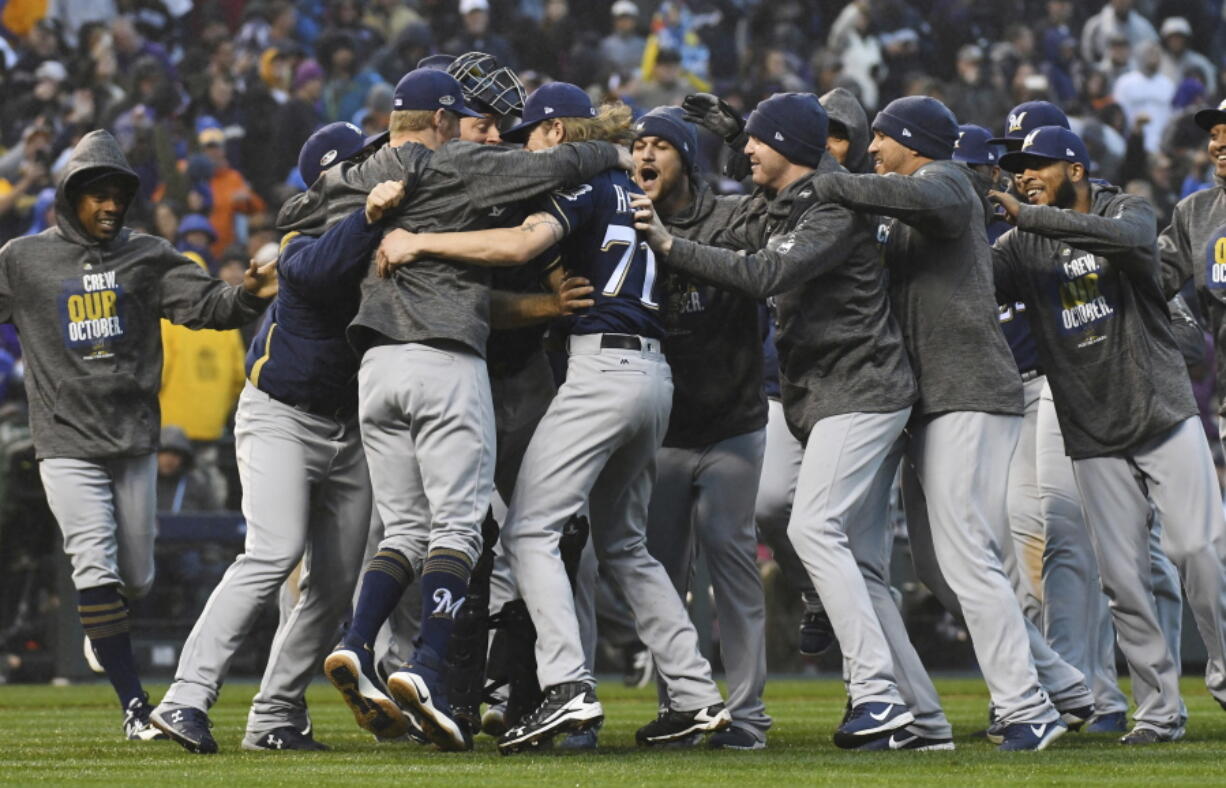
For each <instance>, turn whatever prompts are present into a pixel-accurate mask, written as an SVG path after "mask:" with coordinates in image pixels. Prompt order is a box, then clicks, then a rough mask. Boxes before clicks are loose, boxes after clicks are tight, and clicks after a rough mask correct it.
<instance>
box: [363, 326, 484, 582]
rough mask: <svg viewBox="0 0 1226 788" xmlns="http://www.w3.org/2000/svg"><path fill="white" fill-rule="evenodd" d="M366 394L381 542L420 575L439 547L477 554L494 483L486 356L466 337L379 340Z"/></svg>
mask: <svg viewBox="0 0 1226 788" xmlns="http://www.w3.org/2000/svg"><path fill="white" fill-rule="evenodd" d="M358 394H359V406H358V411H359V414H360V417H361V422H362V445H363V447H364V448H365V450H366V460H367V463H368V465H369V466H370V482H371V487H372V488H373V490H374V497H375V506H376V507H377V508H378V510H379V519H380V520H382V521H383V540H382V541H381V542H380V543H379V548H380V549H392V550H396V551H398V552H400V553H401V554H402V555H404V556H405V557H406V558H408V559H409V563H410V564H411V565H412V567H413V571H414V574H415V575H420V573H421V567H422V563H423V562H424V560H425V558H426V554H427V553H428V552H429V551H431V550H437V549H443V548H446V549H451V550H458V551H459V552H461V553H463V554H465V555H467V556H468V560H469V561H470V562H471V563H476V560H477V557H478V556H479V555H480V554H481V523H482V522H484V520H485V515H486V512H487V511H488V510H489V505H490V496H491V495H492V494H493V488H494V411H493V407H492V405H491V403H490V384H489V377H488V375H487V373H486V367H485V361H484V359H482V358H481V357H480V356H478V355H477V354H475V353H473V352H472V351H470V350H467V349H462V348H461V347H460V346H458V345H455V346H447V347H445V348H444V347H435V346H433V345H426V344H422V343H419V342H409V343H406V344H400V345H379V346H376V347H373V348H371V349H370V350H368V351H366V355H364V356H363V357H362V366H361V369H360V370H359V372H358Z"/></svg>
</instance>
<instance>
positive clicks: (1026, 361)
mask: <svg viewBox="0 0 1226 788" xmlns="http://www.w3.org/2000/svg"><path fill="white" fill-rule="evenodd" d="M1048 125H1052V126H1063V127H1064V128H1068V125H1069V123H1068V118H1067V117H1066V116H1065V114H1064V112H1063V111H1062V110H1061V109H1060V108H1059V107H1057V106H1055V105H1054V104H1052V103H1050V102H1047V101H1029V102H1024V103H1022V104H1019V105H1017V106H1016V107H1014V108H1013V110H1012V111H1011V112H1010V113H1009V116H1008V118H1007V119H1006V121H1005V133H1004V136H1002V137H995V138H993V139H992V140H990V141H989V142H990V144H993V145H1003V146H1004V147H1005V149H1006V150H1018V149H1020V148H1021V146H1022V142H1023V140H1024V139H1025V137H1026V135H1027V134H1029V133H1030V132H1031V131H1033V130H1034V129H1036V128H1039V127H1040V126H1048ZM1010 178H1011V180H1010V191H1011V192H1012V194H1014V196H1016V197H1017V198H1018V200H1019V201H1022V202H1025V194H1024V190H1023V189H1022V188H1021V186H1020V185H1019V184H1020V176H1019V175H1016V174H1011V175H1010ZM997 237H999V236H997ZM989 240H994V238H991V237H990V238H989ZM1007 315H1012V318H1013V319H1012V320H1006V319H1005V317H1006V316H1007ZM1023 321H1025V323H1026V326H1025V328H1023V327H1022V325H1021V324H1022V322H1023ZM1001 328H1002V329H1003V330H1004V333H1005V336H1006V338H1008V339H1009V342H1010V348H1011V349H1013V351H1014V355H1015V358H1016V359H1017V360H1018V366H1019V369H1021V370H1022V374H1023V381H1024V386H1025V394H1026V408H1027V411H1026V418H1027V419H1030V418H1031V408H1032V407H1036V406H1037V408H1036V410H1035V412H1034V413H1033V419H1034V426H1035V446H1034V456H1035V462H1036V469H1035V473H1034V479H1035V481H1036V482H1037V484H1038V488H1039V490H1038V492H1039V509H1040V513H1041V516H1042V520H1043V531H1042V540H1043V555H1042V575H1041V579H1042V584H1041V589H1042V595H1041V599H1042V622H1043V623H1042V626H1043V633H1044V635H1045V637H1046V638H1047V641H1048V643H1050V644H1051V646H1052V648H1054V649H1055V650H1056V652H1057V653H1058V654H1059V655H1060V656H1061V657H1063V658H1064V659H1065V660H1067V661H1068V662H1069V663H1070V664H1072V665H1073V666H1075V667H1076V668H1077V669H1078V670H1079V671H1081V673H1082V674H1083V675H1084V676H1085V677H1086V678H1087V679H1088V680H1089V682H1090V685H1091V689H1092V691H1093V694H1094V714H1095V717H1094V719H1093V720H1092V721H1091V722H1090V723H1089V726H1088V728H1087V730H1089V731H1090V732H1123V731H1124V730H1126V727H1125V722H1126V721H1125V712H1127V710H1128V701H1127V699H1126V698H1125V697H1124V694H1123V692H1121V691H1120V688H1119V684H1118V683H1117V675H1116V670H1115V628H1114V626H1113V625H1112V623H1111V614H1110V612H1109V611H1108V609H1107V597H1106V595H1105V594H1103V593H1101V589H1102V586H1101V583H1100V581H1099V577H1098V564H1097V562H1096V561H1095V560H1094V552H1093V547H1092V546H1091V544H1090V535H1089V531H1088V530H1087V529H1086V526H1085V520H1084V517H1083V516H1082V511H1081V495H1080V493H1079V492H1078V491H1077V485H1076V483H1075V482H1074V481H1073V476H1072V466H1071V465H1070V464H1069V459H1068V456H1067V455H1066V454H1065V450H1064V438H1063V436H1062V435H1061V434H1060V425H1059V423H1058V421H1057V419H1056V416H1055V410H1054V408H1053V407H1052V405H1051V393H1050V389H1049V387H1048V385H1047V383H1046V377H1045V376H1043V375H1039V376H1038V377H1035V376H1034V375H1033V374H1031V375H1028V374H1027V373H1028V371H1030V372H1035V371H1038V372H1041V371H1042V368H1041V365H1039V363H1038V358H1037V349H1036V348H1035V346H1034V337H1033V336H1032V334H1031V332H1030V329H1029V321H1028V320H1026V316H1025V304H1015V305H1014V306H1013V307H1012V308H1011V309H1009V310H1006V311H1002V323H1001ZM1036 388H1037V392H1038V399H1037V402H1036V400H1035V399H1034V395H1035V393H1036ZM1028 428H1029V422H1027V425H1026V426H1024V427H1023V438H1022V439H1021V440H1019V441H1018V443H1019V446H1022V445H1024V444H1025V442H1026V439H1025V436H1026V431H1027V429H1028ZM1018 456H1019V455H1017V454H1015V455H1014V463H1013V464H1012V465H1011V467H1010V476H1009V478H1010V492H1009V496H1010V497H1009V502H1010V525H1011V527H1012V529H1013V540H1014V544H1015V546H1016V550H1017V554H1018V555H1022V556H1024V555H1027V554H1029V552H1030V550H1031V546H1032V545H1034V544H1035V541H1036V540H1035V538H1034V534H1033V527H1032V526H1030V525H1029V524H1030V523H1031V522H1032V521H1031V520H1030V519H1029V518H1027V517H1024V516H1023V517H1017V516H1016V513H1017V512H1018V511H1019V510H1021V511H1027V510H1028V509H1027V507H1030V508H1033V503H1030V502H1029V498H1028V497H1027V493H1026V490H1027V487H1026V485H1025V484H1024V483H1023V484H1020V485H1019V484H1018V483H1017V482H1018V480H1025V479H1027V478H1028V473H1027V469H1026V468H1024V467H1022V466H1019V463H1018V461H1017V460H1018ZM1027 456H1028V453H1027ZM1160 533H1161V529H1160V528H1157V527H1155V528H1151V529H1150V534H1151V536H1150V563H1151V575H1152V577H1153V587H1154V597H1155V604H1156V605H1157V609H1158V620H1159V622H1160V623H1161V625H1162V631H1163V633H1164V634H1165V635H1166V640H1167V644H1168V647H1170V648H1171V650H1172V654H1177V653H1178V650H1179V638H1180V630H1181V624H1182V620H1183V598H1182V595H1181V593H1180V589H1179V575H1178V573H1177V572H1176V571H1175V567H1174V565H1173V564H1171V562H1170V559H1168V558H1167V557H1166V554H1165V553H1163V552H1162V549H1161V546H1160V544H1159V536H1160ZM1025 606H1026V602H1025V601H1023V610H1025ZM1087 633H1091V634H1089V636H1087Z"/></svg>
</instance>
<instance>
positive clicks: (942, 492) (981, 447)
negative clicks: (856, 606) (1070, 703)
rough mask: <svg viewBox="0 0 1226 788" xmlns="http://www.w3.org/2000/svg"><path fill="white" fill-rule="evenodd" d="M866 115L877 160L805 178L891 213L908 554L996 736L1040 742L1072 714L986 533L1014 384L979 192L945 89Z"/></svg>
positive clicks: (826, 197) (995, 504) (1033, 746)
mask: <svg viewBox="0 0 1226 788" xmlns="http://www.w3.org/2000/svg"><path fill="white" fill-rule="evenodd" d="M872 128H873V134H874V139H873V143H872V144H871V145H870V146H869V152H870V153H871V154H872V155H873V156H874V158H875V160H876V170H877V172H878V173H879V174H878V175H857V176H852V175H848V174H845V173H827V174H823V175H822V176H820V177H819V178H817V179H816V180H815V182H814V184H813V188H814V191H815V193H816V195H817V196H818V197H819V198H820V199H822V200H823V201H827V202H833V203H837V204H840V205H844V206H846V207H849V208H851V209H853V210H856V211H866V212H869V213H873V214H878V215H882V216H885V217H889V218H891V221H889V222H888V224H887V225H886V226H885V227H884V230H883V233H882V237H883V238H884V241H885V256H886V263H887V266H888V268H889V275H890V295H891V299H890V301H891V306H892V308H893V310H894V313H895V315H896V316H897V318H898V321H899V323H900V324H901V326H902V333H903V338H904V340H905V342H906V346H907V349H908V351H909V356H910V358H911V360H912V363H913V365H914V369H915V373H916V378H917V380H918V382H919V389H920V399H919V402H918V404H917V405H916V406H915V413H914V416H913V417H912V420H911V423H910V424H909V429H908V432H909V440H908V441H907V445H906V453H907V455H908V459H909V461H910V463H912V464H913V466H914V479H915V480H916V481H918V485H906V484H904V496H909V497H910V498H911V499H912V504H911V505H910V506H909V509H911V510H915V511H918V510H919V509H920V507H919V506H918V505H917V501H916V499H917V496H918V495H921V494H922V495H923V497H924V499H925V504H924V506H923V507H922V508H923V510H924V511H926V513H927V515H928V516H927V517H926V518H925V517H908V523H907V525H908V529H909V530H910V531H911V542H912V546H913V551H914V555H915V558H916V562H917V568H920V569H921V572H922V574H924V575H933V574H936V572H935V571H932V570H928V569H926V568H923V567H922V565H921V561H922V560H924V559H925V557H927V558H930V559H933V560H935V562H936V563H937V565H938V566H939V570H940V572H941V573H942V574H943V575H944V577H945V580H946V581H947V582H948V585H949V587H950V588H951V589H952V591H953V593H954V595H955V596H956V597H957V601H958V603H959V606H960V607H961V609H962V612H963V615H964V617H965V620H966V624H967V629H968V630H969V631H970V634H971V638H972V641H973V643H974V646H975V651H976V655H977V657H978V659H979V664H980V668H981V669H982V671H983V675H984V678H985V680H986V681H987V684H988V688H989V690H990V692H991V695H992V702H993V703H994V704H995V707H996V710H997V713H998V719H999V721H1000V723H1001V732H1002V743H1001V745H1000V747H1001V748H1002V749H1005V750H1041V749H1044V748H1046V747H1047V746H1048V745H1049V744H1050V743H1051V742H1052V741H1053V740H1054V739H1056V738H1058V737H1059V736H1061V735H1063V734H1064V733H1065V732H1066V731H1067V729H1068V728H1067V725H1066V724H1065V723H1064V722H1063V721H1062V720H1061V719H1060V714H1059V713H1058V712H1057V711H1056V709H1055V707H1054V706H1053V705H1052V702H1051V699H1050V698H1049V697H1048V695H1047V693H1046V692H1045V691H1044V690H1043V688H1042V686H1041V685H1040V684H1039V680H1038V675H1037V673H1036V671H1035V666H1034V662H1033V660H1032V658H1031V656H1030V649H1029V648H1028V637H1027V633H1026V626H1025V619H1024V618H1023V616H1022V613H1021V608H1020V606H1019V604H1018V602H1017V599H1016V597H1015V596H1014V594H1013V590H1012V588H1011V586H1010V583H1009V580H1008V578H1007V577H1006V576H1005V574H1004V571H1003V570H1002V568H1001V565H1000V559H999V557H998V556H997V553H996V548H995V545H994V541H995V539H996V535H997V533H998V528H1002V527H1006V526H1004V525H1003V524H1004V523H1005V522H1006V521H1007V517H1008V515H1007V512H1006V510H1005V503H1004V502H1005V489H1006V484H1007V478H1008V463H1009V458H1010V457H1011V456H1012V454H1013V449H1014V446H1015V445H1016V442H1017V435H1018V432H1019V431H1020V428H1021V418H1020V416H1021V413H1022V396H1021V388H1022V386H1021V381H1020V379H1019V378H1018V375H1017V368H1016V367H1015V366H1014V364H1013V360H1012V358H1011V357H1010V354H1009V349H1008V346H1007V345H1006V344H1005V341H1004V337H1003V336H1002V335H1001V333H1000V329H999V328H998V326H997V325H996V322H997V318H996V310H995V301H994V300H993V294H992V283H991V269H990V256H989V251H988V246H987V238H986V234H985V227H986V224H987V223H986V221H985V217H984V204H983V201H982V197H981V196H980V195H979V194H977V193H976V191H975V188H974V185H973V183H972V181H971V178H970V174H969V173H968V172H967V170H966V168H965V167H963V166H962V165H961V164H957V163H955V162H951V161H948V159H949V158H950V156H951V155H952V154H953V147H954V142H955V141H956V140H957V122H956V121H955V120H954V117H953V115H952V113H950V111H949V110H948V108H946V107H945V105H943V104H941V102H939V101H937V100H936V99H933V98H931V97H928V96H910V97H906V98H902V99H898V100H895V101H893V102H891V103H890V104H889V105H887V106H886V108H885V109H883V110H882V111H881V112H879V113H878V114H877V117H876V118H875V119H874V121H873V127H872ZM887 173H888V175H887ZM900 176H901V177H900ZM908 176H909V177H908ZM968 359H974V360H975V362H976V370H977V372H976V374H975V375H974V376H968V375H966V363H967V360H968ZM998 523H999V524H1001V525H998ZM828 607H829V606H828Z"/></svg>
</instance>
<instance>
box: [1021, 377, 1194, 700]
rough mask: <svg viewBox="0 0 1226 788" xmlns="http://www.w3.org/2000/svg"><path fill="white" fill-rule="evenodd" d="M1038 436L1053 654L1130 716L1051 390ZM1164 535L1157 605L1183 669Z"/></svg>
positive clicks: (1157, 553)
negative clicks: (1066, 662) (1082, 674)
mask: <svg viewBox="0 0 1226 788" xmlns="http://www.w3.org/2000/svg"><path fill="white" fill-rule="evenodd" d="M1037 438H1038V440H1037V443H1038V447H1037V448H1038V452H1037V454H1038V475H1039V487H1040V490H1041V495H1042V506H1043V520H1044V528H1045V533H1046V540H1045V541H1046V546H1045V550H1044V556H1043V586H1044V593H1043V625H1044V634H1045V635H1046V637H1047V640H1048V642H1049V643H1050V644H1051V645H1052V648H1054V649H1055V650H1056V651H1057V652H1058V653H1059V654H1060V655H1061V656H1062V657H1064V658H1065V659H1066V660H1068V662H1070V663H1071V664H1073V665H1075V666H1076V667H1077V669H1078V670H1080V671H1081V672H1082V673H1084V674H1085V675H1086V677H1087V679H1088V680H1089V682H1090V689H1091V690H1092V691H1093V693H1094V706H1095V711H1096V713H1098V714H1111V713H1114V712H1122V711H1127V710H1128V699H1127V698H1126V697H1125V696H1124V693H1123V692H1122V691H1121V690H1120V687H1119V683H1118V675H1117V672H1116V669H1115V626H1114V625H1113V624H1112V623H1111V613H1110V611H1109V610H1108V608H1107V596H1106V594H1104V593H1103V592H1102V583H1101V581H1100V579H1099V575H1098V561H1097V560H1095V558H1094V547H1093V545H1092V544H1091V541H1090V532H1089V530H1088V529H1087V528H1086V523H1085V516H1084V515H1083V513H1082V499H1081V492H1080V490H1078V489H1077V482H1076V480H1075V479H1074V478H1073V463H1072V460H1070V459H1069V457H1068V455H1067V454H1065V453H1064V436H1063V435H1062V434H1061V432H1060V423H1059V421H1058V420H1057V418H1056V409H1055V405H1054V404H1053V403H1052V398H1051V389H1050V388H1049V387H1047V386H1044V388H1043V391H1042V394H1041V397H1040V402H1039V414H1038V435H1037ZM1160 535H1161V528H1160V527H1158V525H1157V523H1155V524H1154V527H1152V528H1151V529H1150V538H1149V555H1150V573H1151V577H1152V583H1153V590H1154V602H1155V607H1156V610H1157V613H1158V622H1159V625H1160V626H1161V627H1162V632H1163V635H1164V637H1165V638H1166V642H1167V647H1168V648H1169V649H1171V654H1172V657H1173V658H1174V660H1175V662H1176V664H1178V662H1179V657H1178V654H1179V639H1180V632H1181V629H1182V620H1183V596H1182V592H1181V590H1180V586H1179V575H1178V573H1177V572H1176V571H1175V566H1174V564H1172V563H1171V562H1170V559H1168V558H1167V557H1166V554H1165V553H1163V552H1162V548H1161V545H1160ZM1090 633H1097V634H1090Z"/></svg>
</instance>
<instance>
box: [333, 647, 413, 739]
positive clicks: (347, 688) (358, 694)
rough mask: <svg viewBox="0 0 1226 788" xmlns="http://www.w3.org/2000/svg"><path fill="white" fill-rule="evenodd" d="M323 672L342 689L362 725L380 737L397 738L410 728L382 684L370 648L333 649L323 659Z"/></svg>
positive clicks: (355, 718) (348, 704)
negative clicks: (376, 672) (376, 673)
mask: <svg viewBox="0 0 1226 788" xmlns="http://www.w3.org/2000/svg"><path fill="white" fill-rule="evenodd" d="M324 674H325V675H326V676H327V677H328V681H330V682H332V686H334V687H336V688H337V690H339V691H340V693H341V697H342V698H344V699H345V705H347V706H348V707H349V710H350V711H352V712H353V718H354V720H356V721H357V723H358V727H359V728H361V729H362V730H364V731H369V732H370V733H373V734H374V735H375V736H376V737H377V738H380V739H396V738H399V737H401V736H403V735H404V734H405V732H406V731H407V730H408V723H407V721H406V720H405V718H404V712H402V711H401V710H400V707H399V706H397V705H396V702H395V701H394V700H392V699H391V698H389V697H388V696H387V694H386V693H384V692H383V689H382V688H381V687H380V686H379V679H378V677H377V676H376V675H375V670H374V660H373V659H372V658H371V656H370V651H369V650H368V649H366V648H359V649H351V648H344V647H342V648H339V649H337V650H336V651H333V652H332V653H331V654H329V655H328V658H327V659H325V660H324Z"/></svg>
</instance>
